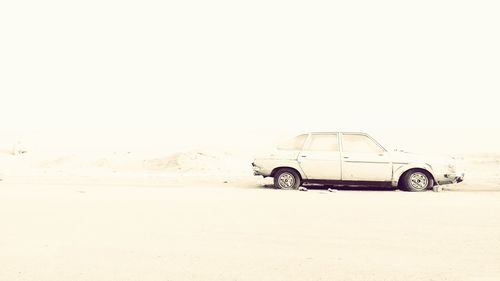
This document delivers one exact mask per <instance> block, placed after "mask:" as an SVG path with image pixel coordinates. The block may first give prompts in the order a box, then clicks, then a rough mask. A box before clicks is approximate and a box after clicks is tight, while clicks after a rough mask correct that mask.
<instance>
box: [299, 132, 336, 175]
mask: <svg viewBox="0 0 500 281" xmlns="http://www.w3.org/2000/svg"><path fill="white" fill-rule="evenodd" d="M297 160H298V162H299V164H300V167H301V169H302V171H303V172H304V174H305V175H306V177H307V178H308V179H316V180H340V179H341V177H342V174H341V162H340V161H341V160H340V145H339V136H338V134H337V133H312V134H311V135H310V136H309V138H308V140H307V141H306V144H305V146H304V148H303V150H302V151H301V152H300V153H299V157H298V159H297Z"/></svg>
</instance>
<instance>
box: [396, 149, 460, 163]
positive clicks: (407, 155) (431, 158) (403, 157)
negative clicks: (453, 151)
mask: <svg viewBox="0 0 500 281" xmlns="http://www.w3.org/2000/svg"><path fill="white" fill-rule="evenodd" d="M391 159H392V162H395V163H398V162H400V163H412V162H421V163H426V164H430V165H448V164H452V163H454V162H455V157H452V156H450V155H442V154H431V153H413V152H406V151H401V150H398V151H393V152H391Z"/></svg>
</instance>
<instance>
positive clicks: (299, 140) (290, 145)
mask: <svg viewBox="0 0 500 281" xmlns="http://www.w3.org/2000/svg"><path fill="white" fill-rule="evenodd" d="M306 138H307V134H303V135H299V136H296V137H294V138H291V139H289V140H287V141H285V142H283V143H281V144H279V145H278V146H277V147H276V148H277V149H279V150H301V149H302V146H304V142H305V141H306Z"/></svg>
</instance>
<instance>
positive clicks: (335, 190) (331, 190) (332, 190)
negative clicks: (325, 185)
mask: <svg viewBox="0 0 500 281" xmlns="http://www.w3.org/2000/svg"><path fill="white" fill-rule="evenodd" d="M328 191H330V192H337V191H339V190H338V189H333V188H329V189H328Z"/></svg>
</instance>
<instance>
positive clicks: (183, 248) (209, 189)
mask: <svg viewBox="0 0 500 281" xmlns="http://www.w3.org/2000/svg"><path fill="white" fill-rule="evenodd" d="M0 159H1V164H2V165H1V167H2V174H1V176H0V178H1V179H2V181H0V201H1V202H0V222H1V225H2V231H1V232H0V249H1V251H0V265H1V267H0V280H9V281H15V280H37V281H45V280H46V281H49V280H50V281H54V280H73V281H78V280H120V281H124V280H140V281H148V280H152V281H153V280H155V281H156V280H219V281H220V280H484V281H490V280H491V281H493V280H500V266H499V265H500V192H497V191H500V180H499V174H498V173H499V169H498V168H499V165H500V164H499V160H498V159H499V158H497V157H496V156H495V155H493V156H492V155H474V156H467V157H466V160H467V161H466V163H467V169H468V170H469V171H468V177H467V178H466V181H465V182H463V183H460V184H458V185H450V186H446V187H445V190H444V191H443V192H432V191H429V192H424V193H408V192H401V191H397V190H374V189H340V190H338V191H336V192H329V191H328V190H327V189H326V188H309V190H308V191H307V192H300V191H286V190H276V189H273V188H271V187H270V186H269V184H270V180H268V179H266V180H264V179H262V178H258V177H253V176H252V175H251V169H250V166H249V165H248V164H249V162H248V160H250V159H249V158H248V155H235V154H231V153H229V152H214V151H203V150H193V151H184V152H178V153H173V154H169V155H166V156H165V157H152V158H151V157H150V158H144V157H142V156H140V155H135V154H134V153H131V152H124V153H109V154H107V155H102V156H99V157H94V158H92V157H89V156H87V157H77V156H75V155H65V156H64V155H63V156H61V155H59V156H57V157H56V156H54V155H43V156H41V155H36V153H29V152H28V153H25V154H20V155H16V156H14V155H11V154H8V153H3V154H2V155H1V156H0Z"/></svg>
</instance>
